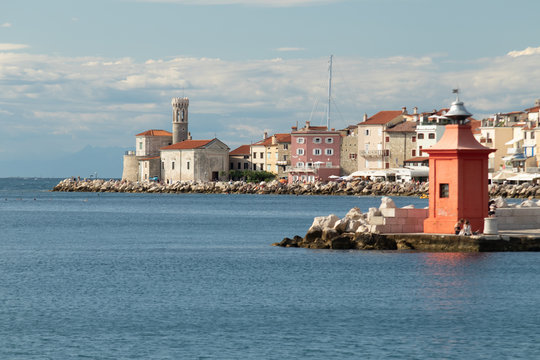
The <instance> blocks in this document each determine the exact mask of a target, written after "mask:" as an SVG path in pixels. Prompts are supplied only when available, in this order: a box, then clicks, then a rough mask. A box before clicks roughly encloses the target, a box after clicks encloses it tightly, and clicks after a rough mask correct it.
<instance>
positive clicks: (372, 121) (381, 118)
mask: <svg viewBox="0 0 540 360" xmlns="http://www.w3.org/2000/svg"><path fill="white" fill-rule="evenodd" d="M401 114H402V113H401V110H395V111H394V110H383V111H379V112H378V113H376V114H375V115H373V116H372V117H370V118H369V119H367V120H366V121H364V122H361V123H358V125H385V124H387V123H389V122H390V121H392V120H394V119H395V118H397V117H398V116H400V115H401Z"/></svg>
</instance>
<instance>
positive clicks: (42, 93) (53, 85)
mask: <svg viewBox="0 0 540 360" xmlns="http://www.w3.org/2000/svg"><path fill="white" fill-rule="evenodd" d="M539 13H540V1H537V0H513V1H507V0H490V1H485V0H453V1H447V0H92V1H87V0H85V1H82V0H48V1H42V0H17V1H2V2H0V126H1V128H0V129H1V131H0V177H11V176H32V177H33V176H37V177H45V176H46V177H65V176H77V175H80V176H88V175H89V174H95V173H99V174H100V175H101V176H103V177H120V176H121V172H122V169H121V167H122V155H123V151H125V150H129V149H134V147H135V137H134V135H135V134H137V133H139V132H142V131H145V130H148V129H164V130H169V131H170V130H171V121H172V109H171V105H170V102H171V98H173V97H182V96H186V97H188V98H189V99H190V108H189V111H190V113H189V114H190V115H189V130H190V132H191V134H192V136H193V138H194V139H212V138H214V137H217V138H219V139H220V140H222V141H224V142H225V143H226V144H227V145H228V146H229V147H230V148H231V150H232V149H235V148H236V147H238V146H240V145H242V144H250V143H252V142H256V141H258V140H260V139H262V137H263V133H264V132H265V131H266V132H268V133H269V134H271V133H282V132H289V131H290V129H291V126H295V125H296V124H299V125H300V126H302V125H303V124H304V123H305V121H311V123H312V124H315V125H319V124H326V117H325V116H326V115H325V113H326V103H327V96H328V65H329V64H328V63H329V57H330V55H333V81H332V101H331V109H332V112H331V120H330V121H331V122H330V126H331V127H333V128H337V129H339V128H345V127H346V126H348V125H352V124H356V123H358V122H360V121H361V120H362V116H363V114H364V113H367V114H368V116H371V115H373V114H375V113H376V112H378V111H380V110H399V109H401V108H402V107H403V106H406V107H407V109H409V110H411V109H412V108H413V107H415V106H417V107H418V108H419V111H430V110H433V109H440V108H442V107H448V106H449V105H450V103H451V102H452V101H453V99H454V95H453V94H452V89H453V88H456V87H458V88H460V92H461V95H460V97H461V99H462V100H463V101H464V102H465V106H466V107H467V109H468V110H469V112H471V113H473V114H474V117H475V118H477V119H481V118H483V117H487V116H489V115H490V114H493V113H497V112H508V111H514V110H523V109H525V108H528V107H531V106H532V105H533V104H534V101H535V100H536V99H538V98H540V38H539V37H538V34H540V22H539V21H538V20H537V17H538V14H539ZM79 155H80V156H79ZM78 156H79V157H78ZM67 159H69V161H68V160H67ZM77 159H80V160H78V161H77ZM81 159H84V161H83V160H81ZM74 164H76V165H74Z"/></svg>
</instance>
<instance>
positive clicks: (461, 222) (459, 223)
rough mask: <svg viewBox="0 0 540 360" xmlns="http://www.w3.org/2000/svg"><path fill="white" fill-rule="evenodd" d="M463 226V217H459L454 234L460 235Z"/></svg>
mask: <svg viewBox="0 0 540 360" xmlns="http://www.w3.org/2000/svg"><path fill="white" fill-rule="evenodd" d="M462 226H463V219H459V220H458V222H457V223H456V225H454V234H456V235H459V232H460V231H461V227H462Z"/></svg>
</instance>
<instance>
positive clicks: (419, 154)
mask: <svg viewBox="0 0 540 360" xmlns="http://www.w3.org/2000/svg"><path fill="white" fill-rule="evenodd" d="M418 156H422V147H421V146H419V147H418Z"/></svg>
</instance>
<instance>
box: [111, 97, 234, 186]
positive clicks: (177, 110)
mask: <svg viewBox="0 0 540 360" xmlns="http://www.w3.org/2000/svg"><path fill="white" fill-rule="evenodd" d="M172 107H173V121H172V130H173V132H172V133H170V132H168V131H165V130H148V131H145V132H142V133H140V134H137V135H135V146H136V151H128V152H127V153H126V155H124V171H123V174H122V179H125V180H129V181H139V182H147V181H151V180H153V181H163V182H165V183H168V184H171V183H174V182H176V181H189V180H192V181H213V180H219V179H220V174H221V173H223V172H226V171H228V170H229V147H228V146H227V145H225V144H224V143H223V142H222V141H220V140H219V139H217V138H214V139H211V140H192V139H191V135H190V133H189V132H188V107H189V99H188V98H173V99H172Z"/></svg>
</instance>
